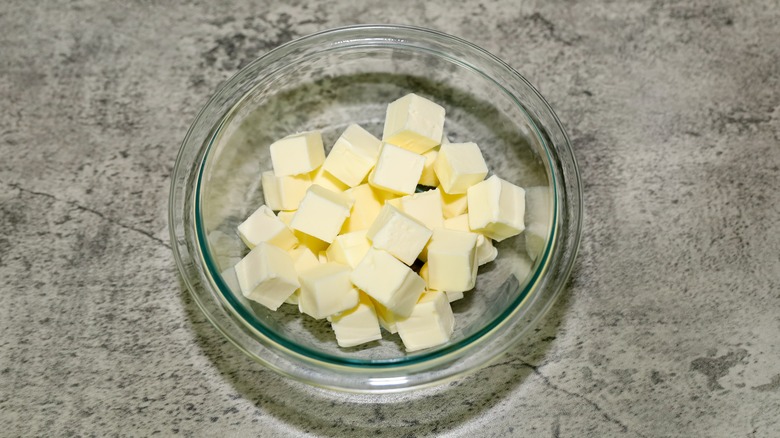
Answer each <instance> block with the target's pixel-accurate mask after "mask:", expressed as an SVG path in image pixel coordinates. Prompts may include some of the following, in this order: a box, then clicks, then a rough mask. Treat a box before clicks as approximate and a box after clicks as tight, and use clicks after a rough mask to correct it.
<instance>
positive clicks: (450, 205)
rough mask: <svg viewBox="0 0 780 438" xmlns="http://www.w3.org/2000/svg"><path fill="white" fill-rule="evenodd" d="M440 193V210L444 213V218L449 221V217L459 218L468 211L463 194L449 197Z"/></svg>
mask: <svg viewBox="0 0 780 438" xmlns="http://www.w3.org/2000/svg"><path fill="white" fill-rule="evenodd" d="M440 191H441V208H442V212H443V213H444V218H445V219H449V218H451V217H455V216H459V215H461V214H463V213H465V212H466V211H467V210H468V206H469V204H468V197H467V196H466V194H465V193H463V194H456V195H449V194H447V193H445V192H444V190H440Z"/></svg>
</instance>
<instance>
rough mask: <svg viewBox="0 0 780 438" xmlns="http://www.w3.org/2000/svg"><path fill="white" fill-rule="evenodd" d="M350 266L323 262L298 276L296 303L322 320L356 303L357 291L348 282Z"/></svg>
mask: <svg viewBox="0 0 780 438" xmlns="http://www.w3.org/2000/svg"><path fill="white" fill-rule="evenodd" d="M349 275H350V269H349V266H345V265H342V264H339V263H324V264H321V265H319V266H316V267H314V268H311V269H308V270H306V271H304V272H302V273H300V274H299V275H298V278H299V279H300V282H301V283H300V284H301V292H300V295H299V297H298V304H299V306H300V309H301V311H302V312H303V313H305V314H307V315H309V316H311V317H313V318H315V319H323V318H325V317H328V316H330V315H333V314H335V313H339V312H343V311H345V310H349V309H351V308H353V307H355V306H357V304H358V291H357V289H355V288H354V287H353V286H352V283H351V282H350V281H349Z"/></svg>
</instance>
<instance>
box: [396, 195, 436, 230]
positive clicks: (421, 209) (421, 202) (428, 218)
mask: <svg viewBox="0 0 780 438" xmlns="http://www.w3.org/2000/svg"><path fill="white" fill-rule="evenodd" d="M401 207H402V211H403V212H404V213H406V214H408V215H409V216H411V217H413V218H415V219H417V220H418V221H420V222H422V223H423V224H424V225H425V226H426V227H428V228H429V229H431V230H433V229H435V228H441V227H442V226H443V225H444V213H443V211H442V203H441V193H440V191H439V189H434V190H428V191H427V192H422V193H415V194H413V195H409V196H404V197H403V198H401Z"/></svg>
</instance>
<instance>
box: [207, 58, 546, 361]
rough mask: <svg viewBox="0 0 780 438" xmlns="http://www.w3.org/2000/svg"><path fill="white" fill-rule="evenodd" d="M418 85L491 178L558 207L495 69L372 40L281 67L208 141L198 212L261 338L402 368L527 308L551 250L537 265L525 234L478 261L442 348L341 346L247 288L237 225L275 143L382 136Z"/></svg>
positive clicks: (533, 138) (534, 144) (233, 295)
mask: <svg viewBox="0 0 780 438" xmlns="http://www.w3.org/2000/svg"><path fill="white" fill-rule="evenodd" d="M411 92H413V93H417V94H419V95H422V96H425V97H427V98H429V99H431V100H433V101H434V102H437V103H438V104H440V105H442V106H443V107H444V108H445V109H446V111H447V116H446V123H445V134H446V135H447V137H448V139H449V140H450V141H451V142H462V141H473V142H476V143H477V144H478V145H479V146H480V148H481V149H482V152H483V155H484V157H485V160H486V162H487V164H488V167H489V169H490V174H496V175H498V176H500V177H501V178H503V179H506V180H508V181H510V182H512V183H514V184H517V185H519V186H521V187H524V188H528V187H546V188H548V190H546V191H543V192H544V193H546V195H547V196H549V199H550V200H551V201H552V202H549V203H548V205H549V210H550V211H554V208H555V199H554V196H553V193H554V191H553V189H552V185H551V182H550V178H551V177H550V176H549V175H551V170H550V164H549V155H548V152H547V149H546V147H545V144H544V140H543V139H542V138H541V137H540V135H539V133H538V131H537V129H536V127H535V126H534V123H533V121H532V120H531V118H530V117H529V116H528V114H527V113H526V111H525V110H524V108H523V106H522V103H521V102H518V100H517V98H516V97H515V96H513V95H512V94H510V93H508V92H507V91H506V90H505V89H504V88H503V87H502V86H501V85H500V84H499V83H497V82H496V81H495V79H494V76H493V75H492V74H491V71H490V67H489V66H486V65H475V64H474V63H469V62H465V61H464V60H462V59H460V58H459V57H458V56H453V55H452V54H447V53H442V52H438V51H425V50H420V49H417V48H414V49H413V48H409V47H403V46H396V47H388V46H382V47H377V46H372V45H366V46H363V47H361V46H358V47H350V48H348V49H346V48H333V49H326V50H322V51H319V52H316V53H309V54H307V55H306V56H302V57H297V58H294V59H293V60H291V61H290V62H289V63H287V64H285V65H283V66H282V67H280V68H278V69H276V70H274V71H271V72H268V71H263V72H258V75H257V76H256V77H255V78H253V85H252V88H251V89H249V90H248V91H247V92H246V94H245V96H244V98H243V99H242V100H240V101H239V103H238V104H236V105H235V106H234V107H233V108H232V109H231V110H230V111H229V112H228V113H227V114H225V116H224V118H223V119H222V123H221V124H220V126H219V127H218V128H216V129H215V131H214V135H213V136H212V137H211V139H210V140H211V143H210V145H209V146H208V152H207V154H206V156H205V159H204V162H203V163H202V167H201V172H200V174H199V175H198V178H199V181H198V193H197V195H196V196H197V200H198V202H197V203H196V207H195V208H196V217H197V223H196V227H197V228H198V235H199V236H201V239H200V245H201V252H202V256H203V258H204V264H205V265H206V266H208V267H209V269H210V270H212V271H213V272H212V275H213V276H214V277H215V285H216V286H217V288H218V291H219V293H221V294H223V295H224V298H225V299H226V302H227V303H228V304H229V305H228V307H229V308H230V311H231V312H233V314H234V315H235V316H236V317H237V318H239V319H241V320H242V322H243V323H244V324H246V325H247V326H249V327H250V328H251V329H252V330H253V331H256V332H257V333H258V335H259V336H264V337H267V338H270V339H271V340H272V341H273V342H275V343H277V344H278V345H280V346H282V347H283V348H287V349H289V350H291V351H293V352H295V353H299V354H302V355H304V356H306V357H315V358H317V359H324V360H327V361H336V362H343V363H351V364H382V363H405V362H409V361H416V360H421V359H424V358H426V357H429V356H431V355H437V354H443V353H444V352H447V351H452V350H453V349H459V348H462V347H464V346H466V345H468V344H470V343H472V342H474V341H475V340H477V339H479V338H480V337H481V336H483V335H484V334H485V333H487V332H488V331H490V330H491V329H492V328H494V327H495V326H496V325H498V324H500V323H501V321H502V320H503V319H504V318H505V317H506V316H507V315H509V314H510V313H511V312H513V311H515V310H516V309H517V308H518V307H519V306H522V305H523V302H524V300H525V299H526V298H527V296H528V295H529V291H530V289H531V288H530V287H529V280H530V279H531V278H532V277H533V276H534V274H535V273H538V272H540V271H541V270H543V269H544V266H543V264H544V259H545V257H540V260H537V261H536V263H534V262H532V261H531V259H530V258H529V257H528V256H527V254H526V247H525V239H524V236H523V235H522V234H521V235H519V236H516V237H513V238H509V239H507V240H505V241H503V242H496V244H495V245H496V248H497V249H498V258H497V259H496V260H495V261H494V262H492V263H489V264H487V265H484V266H482V267H480V268H479V276H478V280H477V286H476V288H475V289H474V290H472V291H470V292H467V293H466V294H465V298H463V299H461V300H458V301H455V302H453V303H452V308H453V311H454V313H455V321H456V322H455V332H454V334H453V337H452V339H451V341H450V342H449V343H448V344H446V345H443V346H440V347H437V348H435V349H429V350H423V351H420V352H415V353H406V352H405V351H404V348H403V344H402V343H401V340H400V338H399V337H398V335H397V334H396V335H390V334H388V333H387V332H384V331H383V339H382V340H381V341H377V342H372V343H369V344H365V345H363V346H359V347H353V348H339V347H338V346H337V344H336V340H335V336H334V334H333V331H332V330H331V328H330V324H329V323H328V321H326V320H314V319H312V318H310V317H308V316H306V315H302V314H300V313H299V312H298V308H297V306H296V305H290V304H283V305H282V307H281V308H280V309H279V310H278V311H275V312H274V311H270V310H268V309H267V308H265V307H263V306H261V305H259V304H256V303H253V302H249V301H247V300H246V299H244V297H243V296H242V294H241V293H240V290H239V288H238V287H237V282H236V280H235V274H234V273H233V272H232V266H233V265H235V263H236V262H237V261H238V260H240V258H241V257H242V256H243V255H245V254H246V253H247V252H248V250H247V248H246V247H245V246H244V244H243V243H242V242H241V240H240V239H239V238H238V235H237V233H236V227H237V226H238V224H240V223H241V222H242V221H243V220H244V219H245V218H246V217H247V216H249V215H250V214H251V213H252V212H253V211H254V210H255V209H257V208H258V207H259V206H260V205H262V204H263V203H264V198H263V188H262V185H261V183H260V175H261V173H262V172H263V171H266V170H270V169H271V168H272V166H271V160H270V153H269V145H270V144H271V143H272V142H273V141H275V140H277V139H279V138H281V137H284V136H286V135H289V134H291V133H295V132H300V131H307V130H321V131H322V134H323V140H324V143H325V147H326V152H327V151H329V150H330V147H331V146H332V145H333V143H334V141H335V140H336V138H337V137H338V136H339V135H340V133H341V131H342V130H343V129H344V128H345V127H346V126H347V125H348V124H350V123H358V124H360V125H361V126H363V127H364V128H366V129H367V130H368V131H370V132H371V133H373V134H374V135H376V136H377V137H379V138H381V134H382V125H383V123H384V117H385V111H386V108H387V104H388V103H390V102H392V101H393V100H395V99H397V98H399V97H401V96H403V95H405V94H407V93H411ZM550 216H552V215H550ZM549 229H551V227H549V226H547V230H549ZM547 240H548V241H549V240H551V239H550V238H549V237H548V239H547Z"/></svg>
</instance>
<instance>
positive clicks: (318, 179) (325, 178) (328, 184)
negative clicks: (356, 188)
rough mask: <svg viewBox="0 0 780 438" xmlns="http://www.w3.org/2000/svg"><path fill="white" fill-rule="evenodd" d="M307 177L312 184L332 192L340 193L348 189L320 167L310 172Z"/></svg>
mask: <svg viewBox="0 0 780 438" xmlns="http://www.w3.org/2000/svg"><path fill="white" fill-rule="evenodd" d="M309 175H310V177H311V183H312V184H316V185H318V186H320V187H323V188H326V189H328V190H330V191H332V192H338V193H341V192H343V191H345V190H347V189H348V188H349V186H348V185H346V184H344V183H343V182H341V181H339V179H338V178H336V177H335V176H333V175H331V174H330V173H328V172H327V171H325V169H323V167H322V166H320V167H318V168H317V170H315V171H313V172H311V173H310V174H309Z"/></svg>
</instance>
